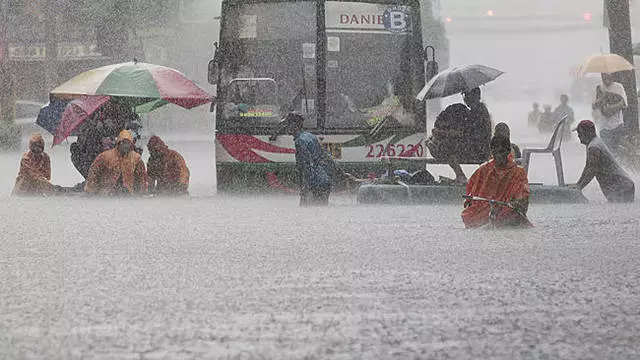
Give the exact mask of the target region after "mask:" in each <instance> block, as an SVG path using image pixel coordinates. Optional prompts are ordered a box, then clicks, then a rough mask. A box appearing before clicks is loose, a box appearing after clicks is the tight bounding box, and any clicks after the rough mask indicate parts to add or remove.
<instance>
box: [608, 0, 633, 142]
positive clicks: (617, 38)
mask: <svg viewBox="0 0 640 360" xmlns="http://www.w3.org/2000/svg"><path fill="white" fill-rule="evenodd" d="M604 1H605V4H606V10H607V11H606V13H608V21H605V24H608V25H609V50H610V51H611V53H613V54H618V55H620V56H622V57H624V58H625V59H627V60H628V61H629V62H630V63H632V64H633V44H632V41H631V20H630V15H629V0H604ZM605 16H606V15H605ZM614 75H615V78H616V81H618V82H619V83H621V84H622V85H623V86H624V89H625V91H626V93H627V101H628V105H629V107H628V109H627V110H626V111H625V113H624V124H625V127H626V129H627V131H628V132H629V133H630V134H636V133H638V132H639V127H638V90H637V88H636V75H635V71H633V70H632V71H621V72H618V73H615V74H614Z"/></svg>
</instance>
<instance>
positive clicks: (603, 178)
mask: <svg viewBox="0 0 640 360" xmlns="http://www.w3.org/2000/svg"><path fill="white" fill-rule="evenodd" d="M575 130H576V131H578V137H579V138H580V142H581V143H582V144H584V145H586V146H587V163H586V165H585V167H584V170H583V171H582V175H581V176H580V179H578V183H577V184H574V185H570V186H572V187H577V188H578V189H580V190H582V189H584V188H585V187H586V186H587V185H588V184H589V183H590V182H591V180H593V178H594V177H595V178H596V180H597V181H598V183H599V184H600V189H602V193H603V194H604V196H605V197H606V198H607V200H608V201H609V202H632V201H633V200H634V196H635V185H634V183H633V180H631V177H629V174H627V172H626V171H624V169H623V168H622V167H621V166H620V164H618V162H617V161H616V160H615V158H614V157H613V154H612V153H611V151H609V148H607V145H605V143H604V141H602V139H601V138H599V137H598V136H597V135H596V127H595V125H594V124H593V122H591V121H589V120H582V121H580V123H579V124H578V127H577V128H576V129H575Z"/></svg>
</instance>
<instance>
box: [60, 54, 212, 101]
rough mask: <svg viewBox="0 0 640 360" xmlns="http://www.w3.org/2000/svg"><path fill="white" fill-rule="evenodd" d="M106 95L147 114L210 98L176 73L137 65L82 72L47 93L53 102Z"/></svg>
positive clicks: (149, 65) (144, 64)
mask: <svg viewBox="0 0 640 360" xmlns="http://www.w3.org/2000/svg"><path fill="white" fill-rule="evenodd" d="M87 95H88V96H92V95H108V96H111V97H112V98H114V100H117V101H119V102H124V103H126V104H128V105H130V106H131V107H136V108H138V107H139V109H137V111H138V112H148V111H151V110H153V109H156V108H158V107H160V106H163V105H165V104H168V103H171V104H176V105H178V106H181V107H183V108H186V109H191V108H194V107H196V106H200V105H204V104H206V103H209V102H211V95H209V94H208V93H207V92H206V91H204V90H203V89H202V88H201V87H199V86H198V85H196V84H195V83H194V82H193V81H192V80H190V79H189V78H187V77H186V76H185V75H184V74H183V73H181V72H180V71H178V70H175V69H172V68H168V67H165V66H160V65H154V64H147V63H141V62H136V61H134V62H128V63H121V64H114V65H107V66H103V67H100V68H97V69H93V70H89V71H86V72H84V73H82V74H79V75H77V76H76V77H74V78H73V79H71V80H69V81H67V82H65V83H64V84H62V85H60V86H58V87H57V88H55V89H54V90H53V91H51V98H53V99H75V98H79V97H82V96H87Z"/></svg>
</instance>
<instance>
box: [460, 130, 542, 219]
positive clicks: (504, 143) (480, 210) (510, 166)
mask: <svg viewBox="0 0 640 360" xmlns="http://www.w3.org/2000/svg"><path fill="white" fill-rule="evenodd" d="M510 153H511V141H509V139H508V138H506V137H504V136H494V137H493V139H491V154H492V156H493V159H491V160H490V161H488V162H486V163H484V164H483V165H482V166H480V167H479V168H478V170H476V172H475V173H474V174H473V175H472V176H471V179H469V183H468V184H467V195H471V196H478V197H482V198H485V199H490V200H496V201H502V202H509V203H511V205H512V206H513V207H514V208H515V209H516V210H518V211H519V212H520V214H518V213H517V212H516V211H514V210H513V209H510V208H508V207H505V206H498V208H497V215H496V219H495V221H494V225H495V226H496V227H505V226H530V225H531V224H530V223H529V220H527V219H526V217H525V215H526V213H527V210H528V208H529V180H528V178H527V173H526V172H525V170H524V168H522V167H520V166H518V165H517V164H516V163H515V160H514V159H513V156H509V155H510ZM489 213H490V205H489V203H488V202H485V201H472V200H467V201H465V209H464V210H463V211H462V221H463V222H464V224H465V226H466V227H467V228H475V227H480V226H483V225H486V224H488V223H489V222H490V217H489V215H490V214H489ZM521 214H522V215H521Z"/></svg>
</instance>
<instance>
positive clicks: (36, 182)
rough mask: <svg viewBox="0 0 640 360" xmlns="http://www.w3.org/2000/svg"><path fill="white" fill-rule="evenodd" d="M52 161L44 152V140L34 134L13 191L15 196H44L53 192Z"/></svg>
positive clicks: (23, 157) (21, 162)
mask: <svg viewBox="0 0 640 360" xmlns="http://www.w3.org/2000/svg"><path fill="white" fill-rule="evenodd" d="M50 180H51V160H50V159H49V155H47V154H46V153H45V152H44V139H43V138H42V136H41V135H40V134H33V135H32V136H31V139H30V140H29V151H28V152H26V153H25V154H24V155H23V156H22V160H21V161H20V172H19V173H18V177H17V178H16V185H15V187H14V189H13V194H14V195H42V194H49V193H51V192H52V191H53V186H52V185H51V183H50V182H49V181H50Z"/></svg>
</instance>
